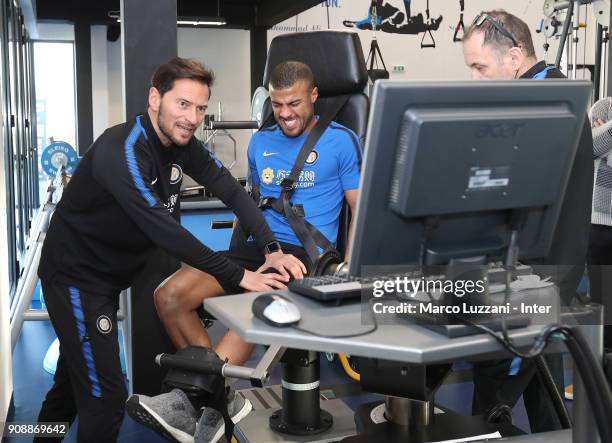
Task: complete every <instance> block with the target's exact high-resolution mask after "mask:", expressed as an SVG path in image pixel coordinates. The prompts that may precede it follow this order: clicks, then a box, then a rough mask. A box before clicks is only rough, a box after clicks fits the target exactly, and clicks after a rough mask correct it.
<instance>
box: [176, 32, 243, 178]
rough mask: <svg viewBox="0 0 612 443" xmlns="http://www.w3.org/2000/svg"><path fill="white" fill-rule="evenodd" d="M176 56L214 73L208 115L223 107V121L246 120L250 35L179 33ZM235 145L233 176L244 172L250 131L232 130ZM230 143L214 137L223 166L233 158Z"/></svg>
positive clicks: (220, 137)
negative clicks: (214, 77)
mask: <svg viewBox="0 0 612 443" xmlns="http://www.w3.org/2000/svg"><path fill="white" fill-rule="evenodd" d="M178 55H179V56H181V57H188V58H194V59H196V60H198V61H200V62H202V63H204V65H206V66H207V67H208V68H210V69H212V70H213V71H214V72H215V76H216V79H215V84H214V86H213V88H212V96H211V98H210V102H209V109H208V113H209V114H213V113H214V114H215V115H216V114H217V112H218V106H219V102H220V103H221V105H222V110H223V120H249V116H250V105H251V63H250V33H249V31H244V30H236V29H197V28H194V29H190V28H179V30H178ZM231 135H232V136H233V137H234V138H235V139H236V141H237V145H238V163H237V164H236V166H235V167H234V168H233V169H232V174H233V175H234V176H236V177H244V176H245V175H246V170H247V161H246V149H247V146H248V143H249V140H250V138H251V131H249V130H239V131H232V132H231ZM232 146H233V145H232V143H231V142H230V140H229V139H228V138H227V137H223V136H218V137H216V138H215V152H216V154H217V156H218V157H219V160H221V161H222V162H223V163H224V164H225V165H226V166H228V165H229V164H230V162H231V161H232V159H233V148H232Z"/></svg>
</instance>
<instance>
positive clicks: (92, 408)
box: [38, 58, 305, 443]
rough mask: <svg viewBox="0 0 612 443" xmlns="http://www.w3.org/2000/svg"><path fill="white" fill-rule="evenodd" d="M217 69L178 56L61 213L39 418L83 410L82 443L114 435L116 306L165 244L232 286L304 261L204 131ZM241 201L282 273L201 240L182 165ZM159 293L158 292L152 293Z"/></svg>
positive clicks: (82, 173) (49, 241)
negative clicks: (277, 233) (53, 338)
mask: <svg viewBox="0 0 612 443" xmlns="http://www.w3.org/2000/svg"><path fill="white" fill-rule="evenodd" d="M212 82H213V75H212V73H211V72H209V71H208V70H206V69H205V68H204V67H203V66H202V65H200V64H199V63H197V62H195V61H192V60H187V59H181V58H174V59H172V60H170V61H169V62H167V63H165V64H163V65H161V66H160V67H159V68H158V69H157V71H156V72H155V74H154V75H153V79H152V82H151V89H150V91H149V100H148V108H147V111H146V112H145V113H144V114H142V115H139V116H137V117H136V118H135V119H132V120H130V121H128V122H126V123H123V124H120V125H117V126H114V127H112V128H109V129H107V130H106V131H105V132H104V134H102V135H101V136H100V137H99V138H98V139H97V140H96V142H95V143H94V144H93V145H92V147H91V148H90V149H89V151H87V153H86V154H85V156H84V157H83V159H82V160H81V162H80V164H79V167H78V168H77V170H76V172H75V173H74V176H73V177H72V179H71V180H70V183H69V184H68V185H67V186H66V189H65V190H64V193H63V196H62V199H61V201H60V202H59V204H58V206H57V209H56V210H55V213H54V215H53V219H52V221H51V225H50V227H49V231H48V233H47V237H46V239H45V243H44V246H43V250H42V256H41V259H40V265H39V268H38V275H39V276H40V279H41V284H42V290H43V292H44V296H45V302H46V304H47V308H48V311H49V316H50V319H51V323H52V324H53V327H54V329H55V332H56V333H57V337H58V338H59V341H60V356H59V359H58V362H57V370H56V373H55V378H54V385H53V387H52V388H51V390H50V391H49V392H48V393H47V396H46V398H45V400H44V402H43V405H42V409H41V411H40V415H39V417H38V422H70V423H72V422H73V421H74V419H75V416H76V415H78V416H79V423H80V425H79V429H78V441H79V442H88V443H91V442H110V441H115V440H116V438H117V434H118V432H119V427H120V426H121V422H122V420H123V416H124V404H125V400H126V397H127V392H126V388H125V384H124V379H123V375H122V373H121V366H120V362H119V347H118V341H117V318H116V317H117V309H118V298H119V293H120V291H121V290H123V289H125V288H127V287H129V286H130V285H131V283H132V282H133V280H134V279H135V278H136V277H137V276H138V274H139V272H140V271H141V270H142V268H143V265H144V264H145V261H146V260H147V258H148V257H149V256H150V255H151V254H152V253H153V251H154V250H155V249H156V248H162V249H164V250H166V251H167V252H168V253H169V254H170V255H172V256H174V257H176V258H177V259H179V260H181V261H183V262H185V263H187V264H189V265H190V266H192V267H194V268H197V269H199V270H201V271H204V272H206V273H208V274H211V275H212V276H213V277H215V278H216V279H217V280H218V282H219V283H220V284H221V285H222V286H224V287H232V288H234V287H236V286H240V287H242V288H244V289H246V290H247V291H268V290H271V289H272V288H280V287H284V285H283V282H286V281H288V274H287V271H288V272H289V273H291V274H293V275H294V276H295V277H296V278H300V277H302V270H303V269H305V268H304V267H303V265H302V263H301V262H299V261H298V260H297V259H296V258H295V257H293V256H291V255H287V254H283V252H282V251H280V250H278V248H276V247H274V248H272V247H269V245H270V244H275V245H276V240H275V238H274V235H273V234H272V232H271V231H270V229H269V227H268V225H267V223H266V222H265V219H264V218H263V216H262V213H261V211H260V210H259V209H258V208H257V206H256V205H255V203H254V202H253V201H252V200H251V198H250V197H249V196H248V194H247V193H246V192H245V191H244V189H243V188H242V187H241V186H240V185H239V184H238V182H237V181H236V180H235V179H234V178H233V177H232V176H231V175H230V173H229V172H228V171H227V169H225V168H224V167H223V165H222V164H221V163H220V162H219V161H218V160H216V159H215V157H214V156H213V155H212V154H211V153H209V152H208V151H207V150H206V149H205V148H204V146H203V145H202V144H201V143H200V141H199V140H198V139H196V138H195V137H194V132H195V130H196V128H197V127H198V126H199V125H200V124H201V123H202V120H203V118H204V113H205V111H206V108H207V105H208V100H209V97H210V89H209V88H210V86H211V85H212ZM184 173H185V174H188V175H189V176H191V177H192V178H193V179H194V180H196V181H197V182H198V183H200V184H202V185H204V186H205V187H206V188H207V189H209V190H210V191H212V192H213V193H214V194H215V195H216V196H217V197H219V198H220V199H221V200H222V201H223V202H224V203H225V204H226V205H227V206H228V207H230V208H231V209H233V210H234V211H235V212H236V214H237V215H238V217H239V218H240V221H241V222H242V223H243V225H244V226H245V228H247V229H248V230H249V232H252V233H253V236H254V237H255V239H256V242H257V245H258V247H259V248H260V250H262V251H268V252H270V251H272V250H274V251H275V252H270V253H269V254H267V255H266V263H265V264H264V266H262V268H260V270H261V269H265V268H269V267H273V268H276V269H277V270H278V271H279V273H278V274H274V273H273V274H261V273H256V272H251V271H248V270H245V269H243V268H241V267H239V266H237V265H236V264H234V263H233V262H231V261H229V260H228V259H227V258H225V257H224V256H223V255H221V254H218V253H215V252H213V251H212V250H210V249H209V248H207V247H206V246H205V245H203V244H202V243H200V242H199V241H198V240H197V239H196V238H195V237H194V236H193V235H191V234H190V233H189V231H187V230H186V229H184V228H183V227H182V226H181V225H180V223H179V220H178V219H179V216H178V211H177V210H176V206H177V204H178V197H179V189H180V185H181V181H182V178H183V174H184ZM151 296H153V294H151Z"/></svg>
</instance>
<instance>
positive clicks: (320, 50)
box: [262, 31, 369, 145]
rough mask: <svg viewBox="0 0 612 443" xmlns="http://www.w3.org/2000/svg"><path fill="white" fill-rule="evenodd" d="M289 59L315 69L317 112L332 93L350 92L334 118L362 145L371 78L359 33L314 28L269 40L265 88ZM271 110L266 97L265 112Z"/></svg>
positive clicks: (335, 94) (267, 112)
mask: <svg viewBox="0 0 612 443" xmlns="http://www.w3.org/2000/svg"><path fill="white" fill-rule="evenodd" d="M287 60H296V61H300V62H302V63H306V64H307V65H308V66H310V69H312V72H313V74H314V78H315V83H316V85H317V88H318V90H319V99H318V100H317V102H316V104H315V112H316V113H317V114H319V115H320V114H321V113H322V112H323V111H324V110H325V108H326V107H327V106H328V105H329V103H330V101H331V100H330V98H331V97H335V96H338V95H344V94H349V95H350V97H349V100H348V102H347V104H346V105H345V106H344V107H343V108H342V110H340V112H339V113H338V115H337V117H336V118H335V119H334V120H335V121H337V122H338V123H340V124H342V125H344V126H346V127H347V128H350V129H352V130H353V131H355V133H356V134H357V136H358V137H359V139H360V140H361V143H362V145H363V143H364V141H365V133H366V126H367V120H368V110H369V105H368V104H369V101H368V98H367V96H366V95H365V94H364V93H363V90H364V88H365V86H366V84H367V82H368V72H367V69H366V65H365V60H364V58H363V50H362V48H361V41H360V40H359V36H358V35H357V34H356V33H354V32H348V31H315V32H295V33H291V34H284V35H279V36H277V37H275V38H274V39H273V40H272V41H271V42H270V49H269V51H268V60H267V62H266V69H265V72H264V86H265V87H266V88H267V87H268V83H269V82H270V75H271V73H272V70H273V69H274V68H275V67H276V66H277V65H278V64H279V63H282V62H284V61H287ZM271 113H272V109H271V105H270V102H269V100H267V101H266V103H265V104H264V108H263V113H262V115H264V116H267V115H270V114H271Z"/></svg>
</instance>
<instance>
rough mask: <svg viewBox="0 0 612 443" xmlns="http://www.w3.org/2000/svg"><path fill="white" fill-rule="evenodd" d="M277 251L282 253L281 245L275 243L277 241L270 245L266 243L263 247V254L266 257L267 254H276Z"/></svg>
mask: <svg viewBox="0 0 612 443" xmlns="http://www.w3.org/2000/svg"><path fill="white" fill-rule="evenodd" d="M278 251H282V249H281V245H280V243H279V242H277V241H273V242H270V243H268V244H267V245H266V246H265V247H264V253H265V254H266V255H268V254H272V253H274V252H278Z"/></svg>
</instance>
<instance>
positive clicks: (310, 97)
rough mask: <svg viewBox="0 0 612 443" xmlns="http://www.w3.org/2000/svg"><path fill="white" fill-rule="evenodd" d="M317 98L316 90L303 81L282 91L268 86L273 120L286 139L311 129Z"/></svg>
mask: <svg viewBox="0 0 612 443" xmlns="http://www.w3.org/2000/svg"><path fill="white" fill-rule="evenodd" d="M317 97H318V91H317V88H316V87H313V86H312V85H311V84H310V83H309V82H306V81H304V80H298V81H296V82H295V83H294V84H293V85H291V86H289V87H288V88H284V89H274V88H273V87H272V86H270V101H271V102H272V110H273V111H274V119H275V120H276V122H277V123H278V124H279V126H280V128H281V130H282V131H283V133H284V134H285V135H286V136H287V137H297V136H299V135H302V134H303V133H304V132H306V131H310V130H311V129H312V127H313V126H314V125H315V123H316V119H315V117H314V103H315V102H316V101H317Z"/></svg>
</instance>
